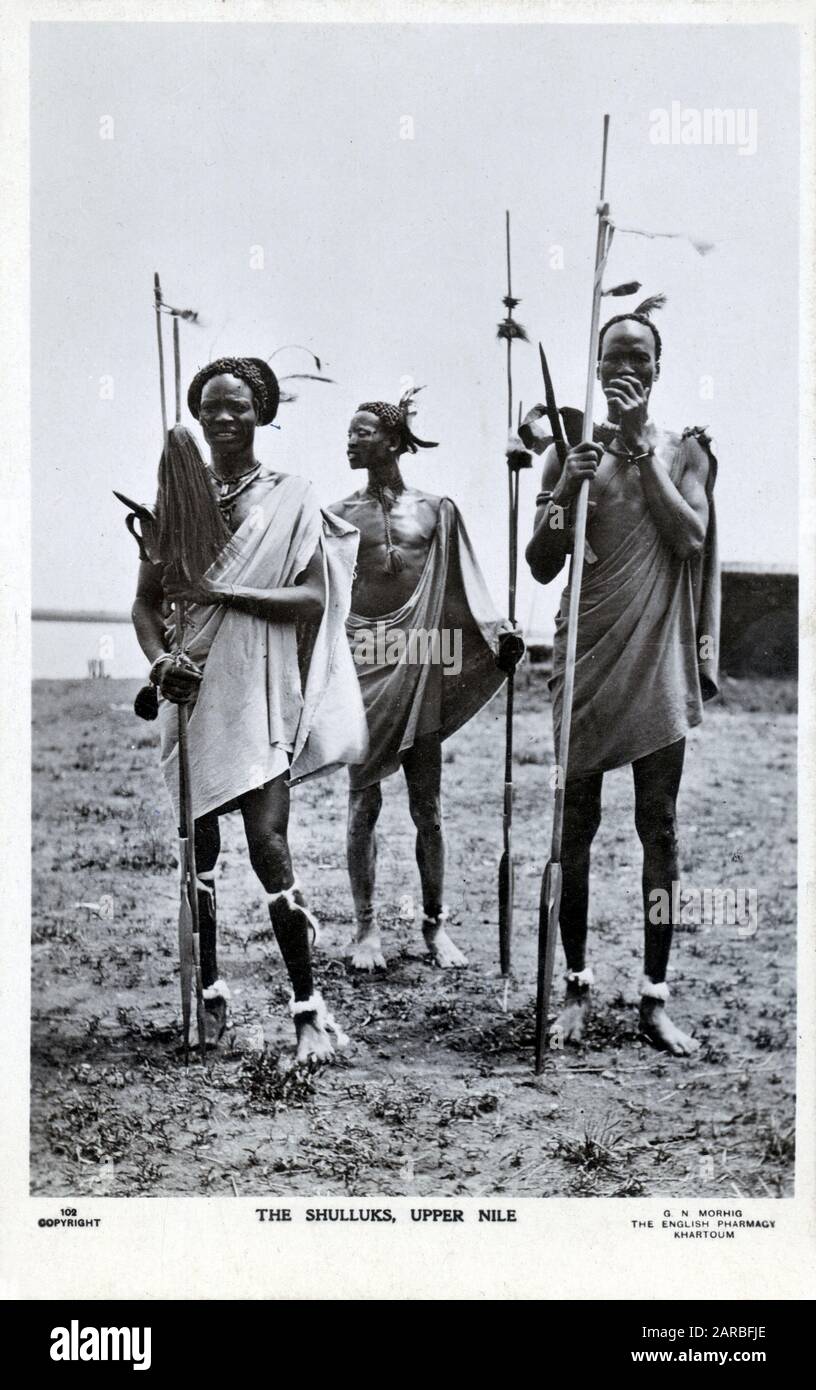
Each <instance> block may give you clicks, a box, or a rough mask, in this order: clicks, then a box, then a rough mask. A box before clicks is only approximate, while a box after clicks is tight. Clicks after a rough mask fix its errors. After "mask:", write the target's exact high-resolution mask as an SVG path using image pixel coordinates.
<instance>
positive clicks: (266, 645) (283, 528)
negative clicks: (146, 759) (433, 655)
mask: <svg viewBox="0 0 816 1390" xmlns="http://www.w3.org/2000/svg"><path fill="white" fill-rule="evenodd" d="M256 499H257V505H255V506H253V508H252V511H251V513H250V515H249V516H248V517H247V518H246V520H245V521H244V522H243V523H242V525H241V526H240V527H239V528H238V530H237V531H236V532H235V534H234V536H233V537H232V541H231V543H230V544H229V545H228V546H227V547H226V548H225V550H224V552H223V553H222V555H220V556H219V557H218V559H217V560H216V561H215V562H214V563H213V565H212V566H211V567H210V569H209V570H208V571H207V578H208V579H210V580H212V581H214V582H222V583H225V584H235V585H245V586H247V587H248V588H253V589H277V588H283V587H286V586H288V585H291V584H293V583H294V581H295V579H296V578H297V577H298V575H299V574H302V572H303V571H304V570H305V569H306V568H307V566H308V564H309V562H310V560H311V559H312V556H313V555H314V553H315V551H316V550H317V549H318V548H319V550H320V554H321V556H322V559H323V577H324V584H325V608H324V612H323V616H322V619H321V620H320V622H319V623H311V624H297V625H296V624H295V623H275V622H268V621H267V620H266V619H265V618H260V617H255V616H254V615H252V614H249V613H242V612H239V611H237V610H236V609H231V608H229V607H226V606H221V605H207V606H204V605H199V604H189V605H188V607H187V625H186V639H185V650H186V651H187V653H188V655H189V656H190V657H191V658H192V659H193V661H195V662H197V663H198V664H199V665H200V666H202V667H203V669H204V678H203V680H202V682H201V685H200V687H199V689H198V693H197V696H196V699H195V703H194V704H193V705H191V706H188V708H189V709H190V714H189V726H188V728H189V748H190V771H191V788H192V804H193V809H194V814H195V816H197V817H198V816H202V815H205V814H206V813H207V812H208V811H213V810H216V809H217V808H219V807H225V806H227V805H228V804H229V803H230V802H232V801H234V800H235V798H236V797H238V796H240V795H242V793H244V792H247V791H251V790H252V789H254V788H256V787H260V786H262V785H263V784H264V783H265V782H269V781H271V780H272V778H274V777H278V776H280V775H281V773H284V772H286V771H287V770H288V772H289V780H290V782H292V783H294V782H297V781H300V780H302V779H303V778H305V777H309V776H314V775H318V774H320V773H324V772H330V771H332V770H333V769H334V768H336V767H337V766H338V765H340V764H343V763H349V762H353V761H354V760H355V759H358V758H361V757H363V756H364V754H365V750H366V745H367V737H366V725H365V713H364V711H363V705H362V700H361V697H360V690H359V684H358V681H357V675H356V671H355V668H354V663H353V661H352V658H351V654H350V652H349V648H348V643H347V641H346V637H345V619H346V616H347V614H348V610H349V605H350V602H351V583H352V577H353V574H354V564H355V561H356V557H357V543H358V539H359V537H358V533H357V531H356V530H355V528H354V527H353V526H350V525H349V524H348V522H345V521H343V520H341V519H340V518H339V517H335V516H332V515H331V514H330V513H328V512H323V511H321V509H320V508H319V506H318V504H317V500H316V498H315V496H314V491H313V489H312V485H311V483H309V482H308V481H306V480H305V479H303V478H299V477H296V476H294V475H292V474H287V473H272V472H269V473H265V474H262V475H261V477H260V478H259V479H258V480H257V482H256V483H255V485H254V490H253V501H255V500H256ZM168 635H169V636H170V638H171V641H172V639H173V638H174V629H173V627H172V624H171V623H168ZM159 716H160V720H161V762H162V771H163V772H164V776H165V779H166V782H167V787H168V790H169V792H170V795H171V797H172V799H173V803H174V805H175V807H176V811H177V812H178V718H177V714H176V707H175V706H174V705H173V704H171V703H169V702H167V701H161V702H160V707H159Z"/></svg>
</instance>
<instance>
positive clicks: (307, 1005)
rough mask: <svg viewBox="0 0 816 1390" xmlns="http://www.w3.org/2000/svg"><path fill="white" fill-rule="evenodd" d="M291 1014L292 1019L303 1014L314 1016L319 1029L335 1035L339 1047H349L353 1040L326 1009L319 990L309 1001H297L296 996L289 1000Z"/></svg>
mask: <svg viewBox="0 0 816 1390" xmlns="http://www.w3.org/2000/svg"><path fill="white" fill-rule="evenodd" d="M289 1013H290V1014H291V1016H292V1018H298V1017H299V1016H300V1015H301V1014H314V1015H315V1016H316V1020H317V1026H318V1028H325V1030H326V1032H327V1033H334V1036H335V1037H336V1039H337V1046H338V1047H347V1046H348V1044H349V1042H350V1041H351V1039H350V1038H349V1036H348V1034H347V1033H344V1032H343V1030H342V1028H341V1027H340V1026H339V1025H338V1023H337V1021H336V1020H335V1017H334V1015H333V1014H330V1013H329V1011H328V1009H327V1008H326V1001H325V1000H324V998H323V995H322V994H320V992H319V991H318V990H315V991H314V993H313V994H311V995H310V996H309V998H308V999H295V996H294V994H293V995H291V997H290V999H289Z"/></svg>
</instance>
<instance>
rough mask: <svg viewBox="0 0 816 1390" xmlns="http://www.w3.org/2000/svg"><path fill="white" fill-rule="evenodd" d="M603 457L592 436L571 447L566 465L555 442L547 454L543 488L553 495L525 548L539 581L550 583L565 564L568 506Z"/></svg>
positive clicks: (538, 516)
mask: <svg viewBox="0 0 816 1390" xmlns="http://www.w3.org/2000/svg"><path fill="white" fill-rule="evenodd" d="M602 457H603V448H602V447H601V445H599V444H592V443H590V442H589V441H588V440H584V441H583V443H581V444H578V445H576V447H575V448H574V449H570V451H569V453H568V454H567V457H566V459H565V461H564V467H563V468H562V467H561V464H560V463H559V461H558V452H557V450H556V448H555V445H551V446H550V448H549V449H548V450H547V452H546V454H545V455H544V466H543V470H542V474H541V491H542V493H545V492H550V493H552V496H551V497H550V499H549V500H542V502H541V503H540V505H539V506H538V507H537V509H536V516H535V524H534V526H533V535H532V539H531V540H530V542H529V544H528V546H527V549H526V550H525V552H524V555H525V559H526V560H527V564H528V565H529V566H530V570H531V572H532V575H533V578H534V579H536V580H538V583H539V584H549V582H550V580H551V579H555V576H556V575H557V574H558V573H559V571H560V570H561V569H562V568H563V566H564V561H565V560H566V558H567V555H568V553H569V549H570V528H569V525H568V521H567V508H568V507H569V505H570V503H571V502H573V501H574V499H575V498H576V497H577V496H578V493H579V492H580V490H581V484H582V483H583V482H584V480H585V479H586V478H589V479H590V480H591V479H592V478H593V477H594V476H595V473H596V471H597V468H598V464H599V463H600V461H601V458H602Z"/></svg>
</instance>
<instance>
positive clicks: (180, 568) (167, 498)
mask: <svg viewBox="0 0 816 1390" xmlns="http://www.w3.org/2000/svg"><path fill="white" fill-rule="evenodd" d="M230 540H231V532H230V529H229V527H228V526H227V523H226V521H225V520H224V517H223V516H222V514H221V512H220V510H219V507H218V501H217V498H216V496H215V491H214V489H213V486H212V483H211V482H210V479H209V475H208V473H207V468H206V465H205V463H204V460H203V459H202V457H201V454H200V453H199V451H198V445H197V444H196V442H195V439H194V437H193V435H192V434H191V433H190V431H189V430H188V429H186V428H185V427H184V425H174V426H173V428H172V429H171V430H169V431H168V435H167V444H166V447H165V448H164V449H163V450H162V456H161V460H160V462H159V490H158V495H157V497H156V549H157V551H158V554H159V555H160V556H161V560H162V563H163V564H164V565H169V566H170V568H171V570H172V571H173V572H174V573H175V574H177V575H178V577H179V578H184V579H187V580H189V581H190V583H195V582H196V581H197V580H199V579H200V578H201V576H202V575H203V574H204V573H205V571H206V570H208V569H209V567H210V565H211V564H212V563H213V560H215V558H216V556H218V555H219V554H221V553H222V551H223V550H224V548H225V547H226V546H227V545H229V543H230Z"/></svg>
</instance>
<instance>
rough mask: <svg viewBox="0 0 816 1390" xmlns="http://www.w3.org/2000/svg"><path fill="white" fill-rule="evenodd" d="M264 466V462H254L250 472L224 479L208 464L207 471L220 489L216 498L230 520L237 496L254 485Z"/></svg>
mask: <svg viewBox="0 0 816 1390" xmlns="http://www.w3.org/2000/svg"><path fill="white" fill-rule="evenodd" d="M262 467H263V465H262V464H260V463H256V464H253V466H252V468H250V469H249V470H248V472H246V473H241V475H240V476H239V477H237V478H226V479H223V478H219V477H218V474H217V473H216V472H215V470H214V469H213V468H210V467H209V466H208V468H207V472H208V473H209V475H210V477H211V478H212V480H213V482H214V484H215V486H216V489H217V491H218V497H217V498H216V501H217V502H218V505H219V507H220V508H221V511H222V512H224V513H225V514H226V516H227V519H228V520H229V517H230V515H231V513H232V508H233V504H234V502H235V499H236V497H240V495H241V493H242V492H246V490H247V488H248V487H251V486H252V484H253V483H254V481H255V479H256V478H257V476H258V474H259V473H260V471H261V468H262Z"/></svg>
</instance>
